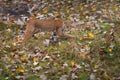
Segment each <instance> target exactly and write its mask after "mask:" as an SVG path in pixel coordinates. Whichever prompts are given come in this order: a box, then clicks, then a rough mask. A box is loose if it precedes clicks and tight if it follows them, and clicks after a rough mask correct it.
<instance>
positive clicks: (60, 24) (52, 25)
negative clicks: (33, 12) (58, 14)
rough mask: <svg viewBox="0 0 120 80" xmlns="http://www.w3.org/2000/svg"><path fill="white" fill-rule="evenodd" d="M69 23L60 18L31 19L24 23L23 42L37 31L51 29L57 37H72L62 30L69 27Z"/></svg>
mask: <svg viewBox="0 0 120 80" xmlns="http://www.w3.org/2000/svg"><path fill="white" fill-rule="evenodd" d="M71 24H72V23H71V22H69V21H64V20H62V19H41V20H39V19H32V20H30V21H29V22H28V23H27V25H26V31H25V34H24V39H23V42H26V41H27V40H28V39H29V38H30V37H31V36H32V35H34V34H35V33H37V32H39V31H52V32H56V34H57V35H58V36H59V37H64V38H74V36H72V35H68V34H65V33H64V32H63V30H64V29H65V27H66V26H68V27H71Z"/></svg>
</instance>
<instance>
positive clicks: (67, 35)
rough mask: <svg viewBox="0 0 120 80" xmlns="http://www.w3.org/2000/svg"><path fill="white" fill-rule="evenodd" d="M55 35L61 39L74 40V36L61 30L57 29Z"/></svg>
mask: <svg viewBox="0 0 120 80" xmlns="http://www.w3.org/2000/svg"><path fill="white" fill-rule="evenodd" d="M56 33H57V35H58V36H60V37H63V38H75V36H72V35H69V34H65V33H63V29H62V28H59V29H58V30H56Z"/></svg>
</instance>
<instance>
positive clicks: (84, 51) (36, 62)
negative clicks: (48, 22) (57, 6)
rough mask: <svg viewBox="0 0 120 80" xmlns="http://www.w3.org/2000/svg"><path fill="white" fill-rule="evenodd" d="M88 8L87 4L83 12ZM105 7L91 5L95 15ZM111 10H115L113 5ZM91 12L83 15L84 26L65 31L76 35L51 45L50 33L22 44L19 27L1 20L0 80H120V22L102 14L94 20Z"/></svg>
mask: <svg viewBox="0 0 120 80" xmlns="http://www.w3.org/2000/svg"><path fill="white" fill-rule="evenodd" d="M101 4H102V3H101ZM109 4H110V3H109ZM112 5H113V6H114V4H112ZM80 7H84V5H82V6H80ZM77 8H78V7H75V9H77ZM87 9H88V8H86V7H84V9H83V11H81V13H85V11H88V10H89V9H88V10H87ZM102 9H105V10H107V8H102V7H101V6H98V5H96V6H95V8H91V10H93V12H94V15H96V14H95V13H96V12H97V11H99V10H102ZM109 9H110V10H112V11H113V12H114V10H113V9H112V8H111V7H110V6H109ZM94 10H95V11H94ZM117 14H118V13H116V15H117ZM89 15H90V16H89V18H85V17H86V15H85V14H84V15H83V16H81V17H80V18H81V19H82V21H84V22H85V23H84V24H83V25H80V26H77V27H76V28H72V29H71V30H70V31H68V32H66V33H68V34H72V35H75V36H76V37H77V38H75V39H63V38H58V39H57V42H54V41H53V42H50V43H49V45H48V46H46V44H45V43H46V41H45V40H46V39H47V38H48V37H50V36H51V33H49V32H45V36H44V35H42V34H36V36H37V37H36V38H37V39H36V38H34V37H32V38H31V39H30V40H29V41H28V42H27V44H26V45H25V46H22V45H20V43H19V42H21V37H19V34H18V33H19V31H20V29H19V27H18V26H17V25H11V26H7V25H4V24H3V23H2V22H1V23H0V26H2V27H0V34H1V35H0V39H1V40H0V80H20V79H23V80H89V79H90V80H119V79H120V59H119V57H120V33H119V31H120V24H119V22H117V21H115V20H114V22H113V21H112V20H111V18H110V19H108V20H110V21H111V22H107V21H104V19H103V18H102V17H100V18H99V19H95V20H96V21H98V22H97V23H94V22H92V21H90V19H91V18H90V17H93V15H92V12H91V13H90V14H89ZM101 15H102V16H103V15H104V13H101ZM108 18H109V17H108ZM100 19H101V20H103V21H102V22H100V21H99V20H100ZM112 19H113V18H112ZM87 22H90V23H89V24H88V23H87Z"/></svg>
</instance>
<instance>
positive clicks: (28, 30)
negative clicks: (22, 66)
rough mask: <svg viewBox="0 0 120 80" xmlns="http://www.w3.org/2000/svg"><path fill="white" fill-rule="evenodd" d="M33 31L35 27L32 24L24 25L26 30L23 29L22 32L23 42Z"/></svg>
mask: <svg viewBox="0 0 120 80" xmlns="http://www.w3.org/2000/svg"><path fill="white" fill-rule="evenodd" d="M34 32H35V27H34V26H32V25H28V26H27V27H26V31H25V34H24V39H23V42H24V43H25V42H26V41H27V40H28V39H29V38H30V37H32V35H33V34H34Z"/></svg>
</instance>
